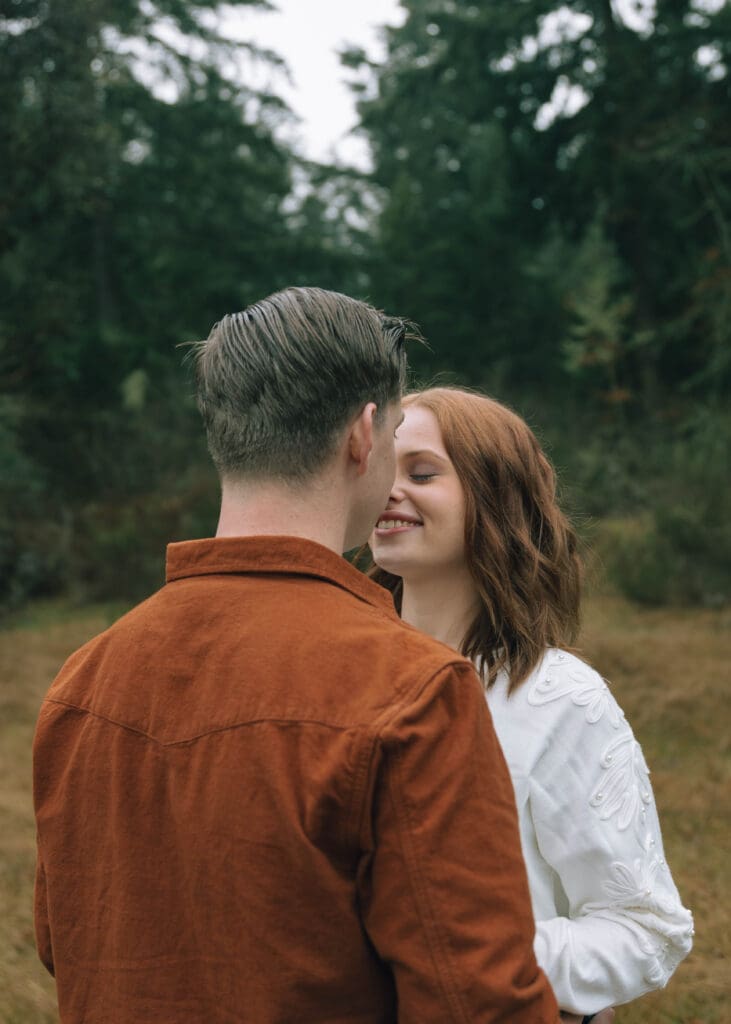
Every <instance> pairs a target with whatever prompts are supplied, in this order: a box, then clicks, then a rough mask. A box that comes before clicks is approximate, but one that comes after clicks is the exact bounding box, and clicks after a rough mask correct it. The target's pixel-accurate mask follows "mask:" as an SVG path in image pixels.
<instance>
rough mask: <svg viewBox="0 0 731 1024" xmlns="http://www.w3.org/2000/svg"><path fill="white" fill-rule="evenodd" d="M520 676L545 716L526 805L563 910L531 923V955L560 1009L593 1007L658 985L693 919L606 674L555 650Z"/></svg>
mask: <svg viewBox="0 0 731 1024" xmlns="http://www.w3.org/2000/svg"><path fill="white" fill-rule="evenodd" d="M527 686H528V690H527V693H526V700H527V702H528V705H529V706H530V707H531V713H532V714H535V715H541V714H545V715H546V721H547V723H548V724H549V725H550V734H549V735H548V737H547V740H548V741H547V743H546V745H545V749H544V751H543V754H542V756H541V758H540V759H539V761H538V762H537V763H536V765H535V766H534V768H533V771H532V772H531V781H530V812H531V815H532V818H533V824H534V827H535V833H536V842H537V846H538V850H539V852H540V855H541V856H542V857H543V859H544V860H545V862H546V863H547V864H548V865H550V867H551V869H552V870H553V872H554V873H555V875H556V876H557V877H556V882H557V888H558V891H559V897H560V898H559V903H560V902H561V901H563V900H564V899H565V903H566V907H565V915H566V916H560V917H559V916H557V917H554V918H552V919H550V920H545V921H540V922H539V923H538V925H537V931H536V944H535V948H536V955H537V959H538V962H539V963H540V964H541V966H542V967H543V969H544V970H545V971H546V973H547V974H548V977H549V979H550V981H551V984H552V985H553V988H554V991H555V993H556V996H557V999H558V1002H559V1005H560V1006H561V1007H562V1008H563V1009H564V1010H568V1011H573V1012H576V1013H587V1014H588V1013H596V1012H598V1011H599V1010H601V1009H603V1008H605V1007H607V1006H610V1005H615V1004H618V1003H624V1002H628V1001H629V1000H631V999H635V998H637V997H638V996H640V995H642V994H643V993H645V992H648V991H651V990H652V989H656V988H661V987H662V986H664V985H665V984H666V983H667V981H668V979H669V978H670V976H671V974H672V973H673V971H674V970H675V968H676V967H677V965H678V963H679V962H680V960H682V958H683V957H684V956H686V954H687V953H688V952H689V950H690V947H691V936H692V933H693V931H692V918H691V915H690V913H689V912H688V911H687V910H686V909H685V908H684V907H683V906H682V904H681V903H680V899H679V896H678V892H677V889H676V888H675V885H674V883H673V880H672V877H671V875H670V870H669V868H668V865H667V863H666V861H665V855H664V852H663V846H662V838H661V835H660V826H659V823H658V819H657V812H656V809H655V802H654V799H653V794H652V788H651V786H650V781H649V773H648V770H647V767H646V765H645V761H644V758H643V756H642V751H641V749H640V746H639V744H638V743H637V741H636V740H635V738H634V736H633V734H632V730H631V729H630V727H629V725H628V724H627V721H626V719H625V718H624V715H623V714H622V712H621V710H620V708H619V707H618V705H617V703H616V701H615V700H614V697H613V696H612V694H611V693H610V691H609V689H608V687H607V685H606V683H605V682H604V681H603V680H602V678H601V677H600V676H599V675H598V674H597V673H596V672H594V671H593V670H592V669H590V668H589V667H588V666H587V665H585V664H584V663H583V662H580V661H579V660H578V659H576V658H573V657H572V656H570V655H565V654H560V653H555V654H552V655H551V656H549V657H548V658H547V659H546V661H544V664H543V666H542V670H541V672H540V674H539V675H538V677H537V679H536V680H535V681H531V682H529V683H528V684H527ZM563 909H564V908H562V910H563Z"/></svg>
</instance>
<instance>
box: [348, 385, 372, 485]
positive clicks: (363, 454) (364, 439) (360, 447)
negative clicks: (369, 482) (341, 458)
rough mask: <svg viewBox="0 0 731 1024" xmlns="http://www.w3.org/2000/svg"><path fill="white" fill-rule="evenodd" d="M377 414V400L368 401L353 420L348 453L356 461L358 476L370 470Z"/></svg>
mask: <svg viewBox="0 0 731 1024" xmlns="http://www.w3.org/2000/svg"><path fill="white" fill-rule="evenodd" d="M375 415H376V404H375V402H368V404H367V405H364V406H363V408H362V409H361V411H360V412H359V413H358V416H357V418H356V419H355V420H354V421H353V423H352V425H351V428H350V435H349V437H348V453H349V455H350V458H351V460H352V461H353V462H354V463H355V467H356V472H357V474H358V476H363V474H364V473H366V472H367V470H368V459H369V458H370V454H371V451H372V450H373V429H374V427H373V423H374V419H375Z"/></svg>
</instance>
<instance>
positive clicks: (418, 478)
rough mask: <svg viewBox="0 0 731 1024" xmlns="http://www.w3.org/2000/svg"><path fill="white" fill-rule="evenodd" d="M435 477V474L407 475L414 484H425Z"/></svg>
mask: <svg viewBox="0 0 731 1024" xmlns="http://www.w3.org/2000/svg"><path fill="white" fill-rule="evenodd" d="M436 475H437V474H436V473H409V479H410V480H413V481H414V483H416V484H425V483H426V482H427V481H428V480H433V479H434V477H435V476H436Z"/></svg>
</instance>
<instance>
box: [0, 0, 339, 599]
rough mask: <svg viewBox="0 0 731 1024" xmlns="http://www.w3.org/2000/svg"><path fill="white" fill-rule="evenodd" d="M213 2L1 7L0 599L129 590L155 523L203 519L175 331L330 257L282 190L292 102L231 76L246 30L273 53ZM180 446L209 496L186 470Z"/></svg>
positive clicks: (134, 588)
mask: <svg viewBox="0 0 731 1024" xmlns="http://www.w3.org/2000/svg"><path fill="white" fill-rule="evenodd" d="M239 2H240V3H243V4H246V3H251V2H255V0H239ZM216 7H217V3H215V2H214V0H199V2H197V3H196V4H192V3H189V2H186V0H161V2H159V3H157V4H156V5H154V7H153V5H151V4H145V3H142V2H140V0H65V2H64V3H63V4H61V3H57V2H54V0H35V2H31V0H17V2H12V3H10V4H6V5H5V9H4V10H3V13H2V16H0V107H1V108H2V110H3V124H2V130H1V131H0V166H1V167H2V168H3V171H2V174H0V292H1V293H2V308H0V352H1V353H2V356H1V357H0V469H2V470H3V477H2V480H3V482H2V484H1V485H0V488H1V491H0V497H1V498H2V499H3V509H4V510H5V509H7V511H3V512H2V513H0V603H2V602H3V601H4V602H8V601H10V602H15V601H17V600H20V599H22V598H24V597H26V596H28V595H31V594H34V593H43V592H46V591H48V590H52V589H55V588H57V587H58V586H59V585H60V584H61V583H63V584H64V585H71V586H74V587H78V586H79V585H81V584H82V583H83V584H84V585H85V586H87V587H88V588H89V589H91V590H92V591H93V592H95V593H99V592H101V591H104V592H105V593H109V594H110V595H111V596H121V595H131V596H138V593H139V592H140V589H142V590H144V589H146V588H147V587H149V585H150V583H151V582H153V581H154V580H157V579H159V569H160V565H161V559H162V554H163V546H162V539H163V538H164V539H170V537H174V536H181V535H184V534H185V533H186V532H188V531H190V530H193V531H195V530H197V529H199V524H198V523H197V522H193V521H191V518H190V517H191V516H192V517H193V519H194V520H195V519H196V516H197V517H198V519H201V518H204V519H206V520H207V523H208V525H207V526H206V528H205V530H204V532H209V533H210V532H211V531H212V530H213V528H214V527H215V519H213V521H210V520H211V518H212V517H211V516H209V514H208V513H209V512H210V511H211V507H212V506H213V505H214V504H215V500H216V488H215V483H214V481H213V477H212V474H211V473H210V471H209V469H208V460H207V456H206V455H205V452H204V449H203V445H202V440H201V428H200V424H199V421H198V416H197V413H196V411H195V409H194V407H193V403H192V402H191V401H188V400H187V399H186V396H187V395H188V393H189V391H190V384H189V383H188V382H187V381H186V380H185V377H184V375H183V374H182V373H181V370H180V364H181V361H182V355H183V351H184V350H183V349H180V348H179V347H178V346H179V345H180V344H181V343H186V342H189V341H191V340H194V339H197V338H200V337H203V336H205V335H206V334H207V333H208V331H209V329H210V327H211V325H212V324H213V323H214V321H215V320H217V319H219V318H220V316H221V315H223V314H224V313H226V312H231V311H233V310H236V309H241V308H243V307H245V306H246V305H248V304H249V303H250V302H251V301H253V300H255V299H257V298H260V297H261V296H262V295H264V294H267V293H269V292H272V291H274V290H276V289H277V288H279V287H281V286H283V285H286V284H289V283H292V282H293V281H297V280H298V279H299V280H301V279H302V278H303V277H306V276H307V275H308V273H309V269H310V264H311V263H316V262H317V261H318V260H319V262H320V263H321V264H322V263H325V264H327V263H328V262H329V264H330V265H332V264H333V262H334V257H333V256H332V254H331V253H328V252H327V251H326V246H325V245H321V244H320V235H321V234H323V235H324V234H325V233H324V232H321V231H320V228H321V226H322V223H323V220H324V218H323V215H322V210H321V209H320V208H315V209H311V210H309V211H308V214H307V219H306V223H305V224H304V225H302V227H301V228H298V227H297V226H296V225H294V224H293V223H292V215H291V214H289V213H287V212H286V211H285V200H287V199H290V200H291V192H292V169H293V165H294V157H293V155H292V154H291V153H290V152H289V150H288V149H287V148H286V147H284V146H283V145H281V144H280V143H279V142H278V141H277V140H276V137H275V128H276V126H277V125H278V124H280V123H281V122H282V120H283V119H285V118H287V117H289V116H291V115H290V114H289V112H288V111H287V110H286V109H285V108H284V106H283V104H282V102H281V100H279V99H278V98H276V97H274V96H271V95H268V94H263V93H256V92H254V91H252V90H251V89H248V88H245V87H244V86H241V85H238V84H236V85H234V84H233V83H232V82H231V81H230V80H229V79H228V78H227V77H226V76H225V74H224V69H225V66H226V62H227V61H229V62H230V61H231V60H233V59H235V58H236V57H237V56H240V55H241V52H242V51H243V52H245V53H246V54H247V56H249V57H250V58H251V59H258V60H264V59H265V58H264V57H263V56H262V55H258V56H257V54H256V53H255V52H254V51H253V49H252V48H251V47H241V46H239V47H235V46H232V45H231V44H229V43H226V42H225V41H223V40H221V39H219V38H218V37H217V35H216V32H215V30H214V29H212V28H210V27H206V26H208V25H209V24H210V22H208V21H206V20H205V17H204V16H205V14H206V13H208V14H210V13H211V12H212V11H213V10H215V8H216ZM193 51H194V52H195V54H196V56H195V60H193V59H191V58H190V56H189V55H188V54H189V52H193ZM136 55H137V56H136ZM138 58H139V59H138ZM266 59H267V60H271V59H272V58H270V57H267V58H266ZM313 201H314V200H313ZM290 205H292V204H291V201H290ZM326 276H327V275H326ZM329 276H330V279H331V283H335V279H336V278H337V273H332V272H331V273H330V275H329ZM319 283H321V282H319ZM191 461H192V462H193V463H194V465H193V467H191ZM203 467H205V468H203ZM191 468H192V469H193V470H195V473H194V476H195V475H196V473H197V476H196V479H199V478H203V477H205V478H206V480H207V485H208V487H209V488H211V494H210V499H209V498H208V496H207V495H205V496H204V494H203V493H202V492H200V489H198V490H196V489H195V488H193V490H192V491H191V488H190V487H189V486H188V485H187V484H186V483H184V482H183V483H181V481H186V480H187V479H188V478H189V476H190V473H191ZM162 495H167V496H168V497H167V498H166V499H163V497H162ZM183 498H185V501H188V502H191V503H192V507H191V510H190V514H188V513H185V514H184V511H183V507H182V506H183V504H184V500H183ZM166 500H167V501H169V505H170V507H167V506H165V501H166ZM176 502H178V503H179V505H180V508H178V509H177V511H175V513H173V511H171V509H172V506H174V505H175V503H176ZM163 506H165V507H163ZM196 509H198V510H199V512H196ZM168 531H169V532H168ZM181 531H182V534H181ZM135 532H137V538H136V540H135V539H134V535H135ZM144 538H147V539H144ZM153 544H155V545H156V546H157V549H156V552H155V554H154V555H153V554H152V545H153ZM130 551H133V552H134V558H132V559H126V558H125V553H127V554H129V552H130ZM148 552H149V555H148ZM145 559H147V561H145ZM140 560H141V561H142V562H143V563H144V564H143V565H141V566H138V567H137V569H134V568H133V563H134V562H135V561H137V562H139V561H140ZM94 562H96V563H97V564H96V568H94V566H93V563H94ZM153 563H154V569H151V568H148V566H152V565H153ZM122 566H125V568H122ZM104 581H106V582H104ZM115 588H117V589H116V591H115Z"/></svg>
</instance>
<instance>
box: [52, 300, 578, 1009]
mask: <svg viewBox="0 0 731 1024" xmlns="http://www.w3.org/2000/svg"><path fill="white" fill-rule="evenodd" d="M407 333H408V332H407V328H406V325H405V324H404V323H403V322H402V321H399V320H395V319H392V318H388V317H385V316H384V315H382V314H381V313H379V312H377V311H376V310H375V309H373V308H372V307H370V306H368V305H366V304H365V303H362V302H357V301H355V300H353V299H350V298H348V297H346V296H344V295H339V294H336V293H332V292H326V291H322V290H320V289H315V288H290V289H287V290H286V291H284V292H280V293H278V294H276V295H272V296H270V297H269V298H267V299H264V300H263V301H261V302H258V303H256V304H255V305H253V306H250V307H249V308H248V309H246V310H245V311H244V312H242V313H237V314H235V315H232V316H226V317H224V318H223V320H221V321H220V323H218V324H216V326H215V327H214V328H213V330H212V331H211V334H210V336H209V338H208V340H207V341H206V342H204V343H202V344H201V345H200V347H199V349H198V351H197V363H196V368H197V379H198V396H199V403H200V407H201V411H202V414H203V418H204V421H205V424H206V429H207V433H208V440H209V447H210V450H211V454H212V456H213V459H214V461H215V463H216V466H217V467H218V470H219V473H220V477H221V490H222V500H221V516H220V520H219V524H218V531H217V535H216V537H215V538H213V539H209V540H197V541H188V542H185V543H178V544H171V545H170V546H169V548H168V556H167V582H166V585H165V586H164V587H163V588H162V589H161V590H160V591H158V593H156V594H154V595H153V596H152V597H151V598H150V599H149V600H147V601H146V602H144V603H143V604H141V605H139V606H138V607H137V608H135V609H133V610H132V611H131V612H129V613H128V614H127V615H126V616H124V617H123V618H122V619H121V620H120V621H119V622H117V623H116V624H115V625H114V626H112V627H111V629H109V630H107V631H106V632H105V633H103V634H101V635H100V636H98V637H96V638H95V639H93V640H92V641H91V642H90V643H88V644H87V645H86V646H85V647H83V648H81V650H79V651H77V652H76V653H75V654H74V655H72V656H71V658H69V660H68V661H67V662H66V664H65V665H64V667H63V669H62V670H61V672H60V674H59V676H58V677H57V679H56V681H55V682H54V684H53V686H52V687H51V689H50V691H49V693H48V695H47V697H46V700H45V701H44V704H43V707H42V709H41V712H40V717H39V721H38V727H37V731H36V738H35V744H34V796H35V806H36V819H37V825H38V866H37V880H36V911H35V913H36V936H37V943H38V949H39V953H40V956H41V958H42V960H43V962H44V963H45V964H46V966H47V967H48V969H49V970H50V971H51V972H52V973H54V974H55V977H56V981H57V988H58V999H59V1008H60V1016H61V1021H62V1024H63V1022H69V1024H80V1022H82V1021H88V1022H100V1024H101V1022H120V1024H122V1022H124V1024H163V1022H164V1024H193V1022H195V1024H202V1022H205V1024H218V1022H220V1024H224V1022H225V1024H230V1022H233V1021H242V1022H244V1021H245V1022H252V1024H284V1022H290V1024H300V1022H302V1024H323V1022H328V1024H346V1022H352V1024H354V1022H356V1021H357V1022H359V1024H395V1022H397V1021H404V1022H406V1021H412V1022H416V1021H419V1022H426V1021H434V1022H439V1024H442V1022H447V1021H461V1022H468V1021H470V1022H472V1021H481V1022H486V1024H487V1022H498V1021H504V1022H507V1021H510V1022H511V1024H544V1022H545V1024H548V1022H551V1024H554V1022H556V1021H557V1018H558V1013H557V1008H556V1003H555V1000H554V998H553V994H552V992H551V990H550V987H549V985H548V982H547V981H546V979H545V977H544V975H543V974H542V973H541V971H540V970H539V969H538V967H537V965H536V962H535V958H534V956H533V950H532V941H533V919H532V915H531V910H530V902H529V897H528V890H527V883H526V878H525V871H524V868H523V864H522V859H521V854H520V844H519V838H518V829H517V819H516V812H515V806H514V800H513V794H512V788H511V784H510V780H509V777H508V773H507V769H506V766H505V764H504V761H503V759H502V755H501V753H500V750H499V747H498V744H497V740H496V738H495V734H494V732H493V729H492V725H491V722H490V718H489V713H488V711H487V708H486V706H485V701H484V697H483V693H482V690H481V687H480V684H479V682H478V680H477V677H476V675H475V673H474V671H473V669H472V667H471V665H470V663H469V662H467V661H466V660H465V659H463V658H462V657H460V656H459V655H458V654H456V653H455V652H454V651H452V650H451V649H449V648H447V647H445V646H443V645H441V644H439V643H437V642H436V641H433V640H431V639H428V638H427V637H425V636H422V635H420V634H418V633H417V632H416V631H415V630H413V629H411V628H410V627H408V626H406V625H404V624H403V623H402V622H401V621H400V620H399V618H398V616H397V615H396V612H395V610H394V608H393V605H392V603H391V600H390V596H389V595H388V594H387V593H386V592H385V591H382V590H381V589H380V588H379V587H377V586H376V585H375V584H374V583H372V582H371V581H370V580H368V579H366V578H365V577H364V576H362V575H361V574H360V573H358V572H357V571H356V570H355V569H354V568H353V567H352V566H351V565H350V564H349V563H348V562H347V561H345V560H344V559H343V558H342V557H341V553H342V552H343V551H346V550H348V549H350V548H353V547H355V546H356V545H359V544H361V543H363V542H364V541H365V540H366V539H367V538H368V536H369V535H370V533H371V531H372V529H373V527H374V524H375V522H376V519H377V517H378V515H379V513H380V512H382V511H383V509H384V508H385V507H386V502H387V499H388V495H389V491H390V489H391V486H392V484H393V479H394V472H395V457H394V443H393V436H394V431H395V430H396V429H397V427H398V424H399V422H400V416H401V414H400V401H399V400H400V395H401V390H402V387H403V382H404V374H405V353H404V340H405V338H406V336H407Z"/></svg>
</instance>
